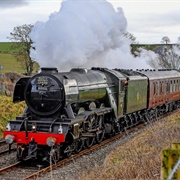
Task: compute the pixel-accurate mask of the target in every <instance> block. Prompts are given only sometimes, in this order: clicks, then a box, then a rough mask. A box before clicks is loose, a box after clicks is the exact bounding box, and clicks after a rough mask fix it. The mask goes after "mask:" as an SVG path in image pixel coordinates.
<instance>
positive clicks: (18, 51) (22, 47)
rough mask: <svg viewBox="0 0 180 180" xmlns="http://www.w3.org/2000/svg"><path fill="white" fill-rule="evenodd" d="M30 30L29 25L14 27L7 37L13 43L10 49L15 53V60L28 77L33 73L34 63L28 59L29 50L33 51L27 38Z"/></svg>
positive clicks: (31, 26)
mask: <svg viewBox="0 0 180 180" xmlns="http://www.w3.org/2000/svg"><path fill="white" fill-rule="evenodd" d="M32 28H33V25H31V24H24V25H22V26H17V27H14V29H13V32H11V33H10V35H11V36H10V37H8V39H10V40H11V41H12V42H13V44H12V46H11V49H12V50H14V51H15V53H14V56H15V58H16V60H17V61H18V62H20V63H21V67H22V68H23V69H24V71H25V73H26V74H27V75H29V76H30V75H31V74H32V72H33V65H34V63H35V61H34V60H33V59H31V57H30V49H31V48H33V49H35V47H33V46H32V44H33V42H32V40H31V38H30V36H29V35H30V32H31V30H32Z"/></svg>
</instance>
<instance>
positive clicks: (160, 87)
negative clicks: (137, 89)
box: [159, 82, 163, 94]
mask: <svg viewBox="0 0 180 180" xmlns="http://www.w3.org/2000/svg"><path fill="white" fill-rule="evenodd" d="M162 92H163V88H162V82H160V83H159V94H162Z"/></svg>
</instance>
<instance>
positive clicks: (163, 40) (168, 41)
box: [161, 36, 170, 44]
mask: <svg viewBox="0 0 180 180" xmlns="http://www.w3.org/2000/svg"><path fill="white" fill-rule="evenodd" d="M161 42H162V43H164V44H169V43H170V39H169V37H168V36H164V37H163V38H162V40H161Z"/></svg>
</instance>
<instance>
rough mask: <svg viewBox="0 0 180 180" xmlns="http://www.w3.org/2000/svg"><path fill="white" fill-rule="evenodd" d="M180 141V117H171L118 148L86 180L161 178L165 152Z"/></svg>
mask: <svg viewBox="0 0 180 180" xmlns="http://www.w3.org/2000/svg"><path fill="white" fill-rule="evenodd" d="M179 140H180V114H177V115H174V116H170V117H169V118H168V119H166V120H164V121H163V122H156V123H155V124H154V125H150V127H149V128H148V129H147V130H145V132H143V133H141V134H139V135H138V136H137V137H135V138H134V139H132V140H130V141H129V142H128V143H126V144H124V145H123V146H120V147H117V149H116V151H114V152H112V153H111V154H110V155H109V156H108V157H107V158H106V160H105V162H104V164H103V165H101V166H97V167H95V168H94V169H92V171H91V172H92V173H90V174H87V173H84V174H83V176H82V178H81V179H83V180H92V179H93V180H96V179H97V180H99V179H103V180H118V179H123V180H126V179H127V180H130V179H137V180H141V179H143V180H144V179H160V169H161V151H162V150H163V149H164V148H167V147H170V145H171V143H172V142H179Z"/></svg>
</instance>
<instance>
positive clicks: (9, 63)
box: [0, 42, 38, 74]
mask: <svg viewBox="0 0 180 180" xmlns="http://www.w3.org/2000/svg"><path fill="white" fill-rule="evenodd" d="M11 45H12V43H11V42H0V65H1V66H2V70H0V73H3V74H4V73H6V72H17V73H24V70H23V69H22V68H21V64H20V63H19V62H17V61H16V59H15V57H14V56H13V53H14V51H12V50H11V48H10V46H11ZM35 68H36V69H35V71H34V72H36V71H37V69H38V67H37V64H36V65H35Z"/></svg>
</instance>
